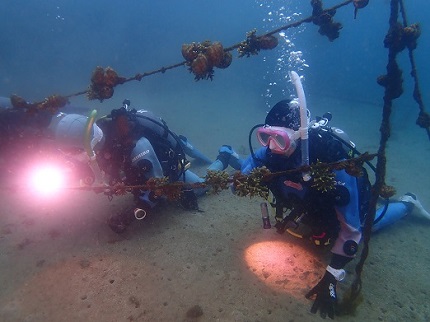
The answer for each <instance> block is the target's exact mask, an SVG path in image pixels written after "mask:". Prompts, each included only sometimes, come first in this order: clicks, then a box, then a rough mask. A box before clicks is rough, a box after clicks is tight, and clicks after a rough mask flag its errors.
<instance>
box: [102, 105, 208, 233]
mask: <svg viewBox="0 0 430 322" xmlns="http://www.w3.org/2000/svg"><path fill="white" fill-rule="evenodd" d="M96 123H97V125H98V126H99V127H100V128H101V129H102V131H103V133H104V134H105V141H104V144H103V147H102V148H101V149H100V150H99V151H98V152H97V164H98V165H99V166H100V168H101V170H102V171H104V173H105V175H107V177H108V180H109V184H110V185H114V184H115V183H117V182H123V183H125V184H126V185H143V184H145V183H146V182H147V181H148V180H149V179H150V178H162V177H167V178H168V180H169V182H176V181H182V182H184V183H190V184H193V183H200V182H203V181H204V179H202V178H200V177H199V176H197V175H196V174H195V173H193V172H191V171H190V170H189V169H188V168H189V166H190V163H189V161H188V160H187V158H186V155H188V156H190V157H192V158H194V159H198V160H200V161H201V162H203V163H207V164H210V163H212V160H210V159H209V158H208V157H206V156H205V155H203V154H202V153H201V152H200V151H198V150H197V149H195V148H194V147H193V146H192V145H191V144H190V142H189V141H188V140H187V138H186V137H184V136H182V135H176V134H175V133H174V132H172V131H171V130H170V129H169V128H168V126H167V124H166V122H165V121H164V120H163V119H162V118H160V117H158V116H156V115H154V114H153V113H152V112H150V111H146V110H136V109H131V108H130V101H129V100H125V101H124V102H123V106H122V107H121V108H119V109H114V110H112V112H111V113H110V114H109V115H106V116H104V117H102V118H100V119H99V120H97V122H96ZM205 192H206V189H203V188H201V189H200V188H199V189H192V188H191V187H188V186H186V185H184V188H183V190H182V193H181V196H180V203H181V205H182V206H183V207H184V208H185V209H193V210H198V205H197V196H200V195H203V194H204V193H205ZM133 195H134V199H135V206H132V207H130V208H127V209H125V211H123V212H122V213H120V214H115V215H113V216H111V217H110V218H109V221H108V224H109V226H110V228H111V229H112V230H113V231H114V232H116V233H122V232H124V231H125V229H126V227H127V226H128V225H129V224H130V223H131V222H132V221H133V220H135V219H138V220H141V219H143V218H145V217H146V216H147V214H148V213H150V212H151V211H153V209H154V208H155V207H156V206H157V204H159V202H160V201H161V200H160V199H161V197H157V196H156V195H155V193H154V192H153V191H149V190H148V191H145V190H133Z"/></svg>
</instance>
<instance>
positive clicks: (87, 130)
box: [84, 110, 103, 184]
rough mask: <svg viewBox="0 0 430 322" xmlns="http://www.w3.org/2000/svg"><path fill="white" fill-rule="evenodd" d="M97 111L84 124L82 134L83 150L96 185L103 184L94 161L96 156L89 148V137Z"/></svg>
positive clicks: (90, 147) (98, 168)
mask: <svg viewBox="0 0 430 322" xmlns="http://www.w3.org/2000/svg"><path fill="white" fill-rule="evenodd" d="M96 116H97V110H92V111H91V113H90V116H89V117H88V120H87V123H86V124H85V132H84V149H85V152H86V153H87V155H88V158H89V160H90V162H89V166H90V168H91V170H92V171H93V173H94V176H95V179H96V181H97V182H98V183H100V184H103V176H102V173H101V171H100V167H99V165H98V163H97V161H96V154H95V153H94V150H93V147H92V146H91V140H92V138H91V136H92V130H93V125H94V122H95V120H96Z"/></svg>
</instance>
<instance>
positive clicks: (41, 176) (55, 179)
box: [31, 165, 65, 195]
mask: <svg viewBox="0 0 430 322" xmlns="http://www.w3.org/2000/svg"><path fill="white" fill-rule="evenodd" d="M64 184H65V178H64V171H63V170H62V169H60V168H58V167H56V166H54V165H46V166H43V167H39V168H35V169H34V170H33V172H32V175H31V187H32V188H33V189H34V190H35V191H36V192H38V193H39V194H41V195H52V194H54V193H56V192H58V191H59V190H60V189H61V188H63V187H64Z"/></svg>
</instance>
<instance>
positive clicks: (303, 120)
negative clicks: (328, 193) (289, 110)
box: [290, 71, 311, 181]
mask: <svg viewBox="0 0 430 322" xmlns="http://www.w3.org/2000/svg"><path fill="white" fill-rule="evenodd" d="M290 79H291V82H292V83H293V84H294V86H295V88H296V93H297V97H298V99H299V106H300V129H299V132H300V141H301V150H302V166H308V165H309V140H308V139H309V134H308V128H309V120H308V108H307V105H306V97H305V92H304V90H303V86H302V82H301V81H300V76H299V75H298V74H297V73H296V72H295V71H292V72H290ZM302 177H303V180H304V181H309V180H310V179H311V175H310V173H309V172H303V173H302Z"/></svg>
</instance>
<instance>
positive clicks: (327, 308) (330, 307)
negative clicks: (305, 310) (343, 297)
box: [306, 272, 337, 319]
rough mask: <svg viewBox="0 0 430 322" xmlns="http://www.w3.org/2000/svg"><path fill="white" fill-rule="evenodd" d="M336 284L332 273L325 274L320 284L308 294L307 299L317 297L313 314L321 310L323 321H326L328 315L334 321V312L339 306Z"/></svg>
mask: <svg viewBox="0 0 430 322" xmlns="http://www.w3.org/2000/svg"><path fill="white" fill-rule="evenodd" d="M336 284H337V280H336V278H335V277H334V276H333V275H332V274H331V273H329V272H325V274H324V276H323V278H322V279H321V280H320V281H319V283H318V284H317V285H315V286H314V287H313V288H312V289H311V290H310V291H309V292H308V293H307V294H306V298H307V299H310V298H311V297H313V296H314V295H316V297H315V301H314V304H313V305H312V308H311V313H314V314H315V313H317V312H318V310H319V311H320V316H321V317H322V318H323V319H325V318H326V316H327V315H328V317H329V318H331V319H334V312H335V307H336V304H337V295H336Z"/></svg>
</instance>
